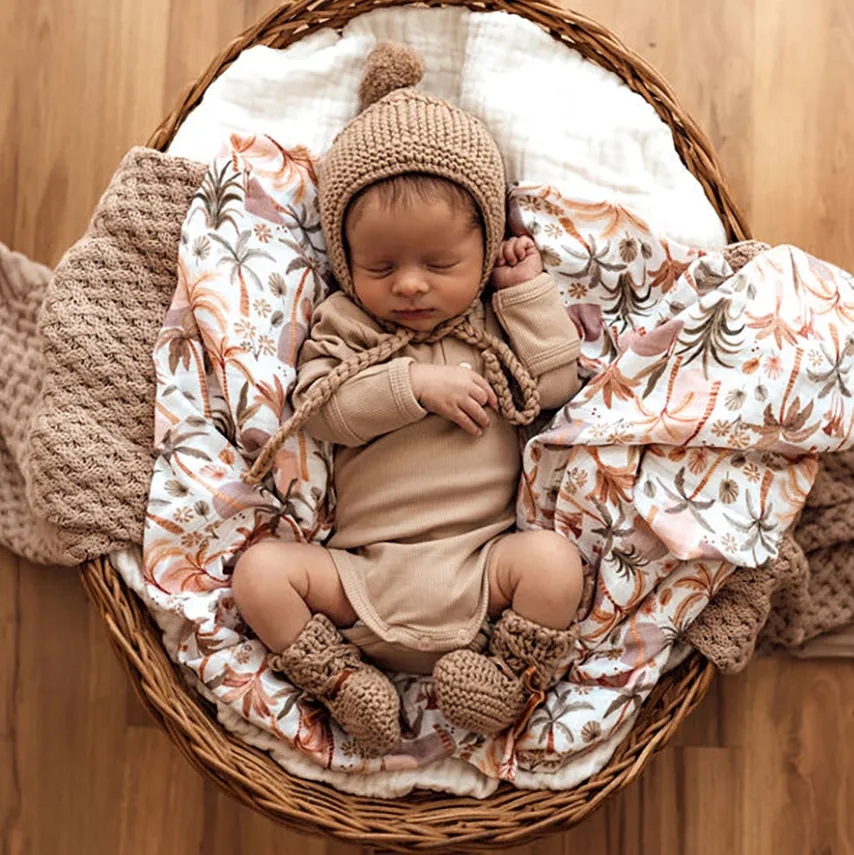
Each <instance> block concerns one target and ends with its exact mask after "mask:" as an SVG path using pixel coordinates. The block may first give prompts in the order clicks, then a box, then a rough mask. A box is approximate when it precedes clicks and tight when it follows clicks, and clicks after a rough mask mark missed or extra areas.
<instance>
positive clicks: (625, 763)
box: [81, 0, 750, 852]
mask: <svg viewBox="0 0 854 855" xmlns="http://www.w3.org/2000/svg"><path fill="white" fill-rule="evenodd" d="M405 3H406V0H298V2H293V3H290V4H286V5H284V6H282V7H281V8H280V9H278V10H277V11H275V12H272V13H270V14H269V15H267V16H266V17H265V18H264V19H263V20H261V21H260V22H259V23H258V24H256V25H255V26H253V27H251V28H250V29H249V30H247V31H246V32H245V33H244V34H243V35H241V36H240V37H239V38H237V39H235V40H234V41H233V42H232V43H231V44H230V45H229V46H228V47H227V48H226V49H225V50H224V51H223V53H222V54H221V55H220V56H218V57H216V59H214V61H213V62H212V63H211V65H210V67H209V68H208V69H207V71H205V72H204V73H203V74H202V75H201V76H200V77H199V79H198V80H197V81H196V82H195V83H193V84H192V85H191V86H190V87H189V88H188V90H187V92H186V94H185V95H184V97H183V98H182V99H181V101H180V103H179V105H178V106H177V107H176V109H175V110H174V111H173V112H172V113H170V114H169V115H168V116H167V117H166V118H165V120H164V121H163V123H162V124H161V125H160V127H159V128H158V129H157V130H156V131H155V133H154V134H153V135H152V137H151V140H150V141H149V145H150V146H152V147H154V148H157V149H160V150H161V151H163V150H165V149H166V148H167V147H168V145H169V143H170V141H171V140H172V138H173V136H174V135H175V132H176V130H177V129H178V127H179V126H180V125H181V123H182V122H183V120H184V118H185V117H186V116H187V114H188V113H189V112H190V111H191V110H192V109H193V108H194V107H195V106H196V105H197V104H198V103H199V101H200V100H201V98H202V96H203V94H204V92H205V90H206V89H207V87H208V86H209V85H210V83H211V82H212V81H213V80H214V79H216V78H217V77H218V76H219V75H220V74H221V73H222V72H223V71H224V70H225V69H226V68H228V66H229V65H230V64H231V63H232V62H233V61H234V60H235V58H236V57H237V56H238V54H240V52H241V51H242V50H244V49H245V48H248V47H251V46H252V45H256V44H263V45H267V46H269V47H274V48H283V47H286V46H287V45H289V44H292V43H293V42H296V41H298V40H299V39H301V38H303V37H304V36H306V35H308V34H309V33H311V32H313V31H315V30H317V29H318V28H320V27H335V28H338V29H340V28H341V27H343V26H344V25H345V24H346V23H347V22H348V21H350V20H351V19H352V18H354V17H355V16H357V15H360V14H362V13H364V12H368V11H370V10H372V9H375V8H377V7H380V6H394V5H404V4H405ZM420 5H430V6H449V5H467V6H470V7H471V8H473V9H475V10H478V11H499V10H500V11H506V12H511V13H513V14H517V15H521V16H523V17H525V18H528V19H529V20H531V21H533V22H535V23H537V24H539V25H540V26H542V27H543V28H544V29H546V30H547V31H548V32H549V33H550V34H551V35H552V36H553V37H554V38H556V39H559V40H560V41H562V42H563V43H564V44H566V45H567V46H570V47H572V48H574V49H575V50H577V51H579V52H580V53H582V54H583V55H584V56H585V57H586V58H588V59H589V60H591V61H592V62H595V63H597V64H598V65H601V66H602V67H603V68H606V69H607V70H609V71H612V72H614V73H616V74H617V75H619V76H620V77H621V78H622V79H623V80H624V81H625V83H626V84H627V85H628V86H629V87H630V88H631V89H632V90H634V91H635V92H637V93H639V94H640V95H642V96H643V97H644V98H645V99H646V100H647V101H648V102H649V103H650V104H651V105H652V106H653V107H654V108H655V110H656V112H657V113H658V115H659V116H660V117H661V118H662V119H663V120H664V121H665V122H666V123H667V125H668V126H669V127H670V129H671V131H672V133H673V140H674V143H675V145H676V149H677V151H678V152H679V154H680V156H681V158H682V160H683V162H684V163H685V165H686V166H687V167H688V169H690V170H691V172H692V173H693V174H694V175H695V176H696V177H697V179H698V180H699V181H700V183H701V184H702V186H703V188H704V189H705V192H706V195H707V196H708V198H709V200H710V201H711V202H712V204H713V205H714V207H715V208H716V210H717V211H718V213H719V214H720V216H721V218H722V220H723V222H724V225H725V226H726V229H727V234H728V236H729V239H730V240H733V241H734V240H744V239H746V238H748V237H750V233H749V229H748V226H747V224H746V222H745V221H744V218H743V216H742V214H741V212H740V211H739V210H738V208H737V207H736V205H735V204H734V202H733V200H732V197H731V195H730V192H729V189H728V188H727V186H726V182H725V181H724V178H723V176H722V173H721V169H720V166H719V164H718V161H717V158H716V156H715V153H714V151H713V150H712V148H711V145H710V143H709V141H708V140H707V139H706V138H705V136H704V135H703V134H702V132H701V131H700V130H699V129H698V128H697V126H696V125H695V124H694V122H693V121H692V120H691V118H690V117H689V116H687V115H686V114H685V113H684V112H682V110H680V109H679V107H678V105H677V103H676V100H675V98H674V96H673V94H672V92H671V91H670V88H669V87H668V85H667V84H666V83H665V82H664V80H662V78H661V77H660V76H659V75H658V73H657V72H656V71H655V70H654V69H652V68H651V67H650V66H649V65H648V64H647V63H646V62H644V60H642V59H641V58H640V57H638V56H636V55H635V54H634V53H632V52H631V51H630V50H628V49H627V48H626V47H625V46H624V45H622V44H621V43H620V41H619V40H618V39H616V38H615V37H614V36H613V35H612V34H611V33H609V32H608V31H607V30H606V29H604V28H603V27H602V26H600V25H599V24H597V23H595V22H594V21H591V20H590V19H588V18H585V17H583V16H581V15H578V14H576V13H573V12H569V11H566V10H562V9H559V8H557V7H554V6H552V5H550V4H548V3H546V2H540V0H513V2H509V0H479V2H475V0H450V1H449V0H445V2H441V0H428V2H427V3H422V4H420ZM81 576H82V580H83V583H84V585H85V587H86V589H87V591H88V593H89V595H90V597H91V598H92V600H93V601H94V602H95V603H96V605H97V606H98V608H99V610H100V611H101V613H102V614H103V616H104V620H105V622H106V625H107V628H108V630H109V634H110V639H111V642H112V644H113V646H114V647H115V649H116V652H117V653H118V655H119V658H120V659H121V660H122V662H123V663H124V665H125V667H126V669H127V671H128V674H129V676H130V679H131V682H132V683H133V685H134V687H135V689H136V691H137V694H138V695H139V697H140V700H141V701H142V703H143V704H144V705H145V706H146V707H147V708H148V709H149V711H150V712H151V713H152V715H154V717H155V718H156V719H157V721H158V722H159V723H160V725H161V726H162V727H163V728H164V730H166V732H167V733H168V734H169V736H170V737H171V739H172V740H173V741H174V742H175V744H176V745H177V746H178V748H179V749H180V750H181V751H182V752H183V754H184V755H185V756H186V757H187V759H188V760H189V761H190V762H191V763H192V764H193V766H195V767H196V768H197V769H198V770H199V771H200V772H201V773H202V774H203V775H205V776H206V777H208V778H210V779H211V780H213V781H214V782H215V783H216V784H218V785H219V786H220V787H221V788H222V789H223V790H224V791H225V792H227V793H229V794H230V795H231V796H233V797H235V798H237V799H238V800H239V801H241V802H243V803H245V804H248V805H250V806H252V807H254V808H255V809H256V810H258V811H260V812H261V813H263V814H265V815H267V816H269V817H270V818H272V819H274V820H277V821H279V822H282V823H284V824H286V825H288V826H290V827H292V828H294V829H295V830H297V831H301V832H305V833H310V834H322V835H329V836H332V837H335V838H338V839H340V840H343V841H347V842H351V843H358V844H361V845H369V846H376V847H379V848H382V849H384V850H394V851H398V852H412V851H433V852H436V851H448V850H450V851H453V852H467V851H484V850H486V849H490V848H493V847H496V846H510V845H519V844H522V843H526V842H530V841H531V840H533V839H536V838H538V837H541V836H542V835H544V834H547V833H549V832H553V831H557V830H560V829H566V828H569V827H571V826H573V825H575V824H577V823H578V822H580V821H581V820H583V819H584V818H585V817H587V816H589V815H590V814H591V813H592V812H593V811H594V810H596V809H597V808H598V807H600V806H601V805H602V804H603V803H604V802H605V800H606V799H607V798H608V797H609V796H611V795H612V794H614V793H615V792H617V791H619V790H621V789H622V788H623V787H625V786H627V785H628V784H630V783H631V782H632V781H633V780H634V779H635V778H637V776H638V775H639V774H640V772H641V770H642V769H643V768H644V767H645V766H646V764H647V763H648V762H649V760H650V759H651V758H652V757H653V756H654V755H655V754H656V753H657V752H658V751H660V750H661V749H662V748H663V747H664V746H665V745H666V744H667V742H668V741H669V740H670V738H671V737H672V736H673V734H674V733H675V732H676V730H677V728H678V727H679V725H680V724H681V723H682V721H683V719H684V718H685V717H686V716H687V715H688V713H690V712H691V710H692V709H693V708H694V707H695V706H696V705H697V704H698V703H699V701H700V700H701V699H702V697H703V695H704V694H705V693H706V691H707V689H708V687H709V684H710V683H711V680H712V677H713V675H714V668H713V666H712V665H711V664H710V663H708V662H707V661H706V660H705V659H703V658H702V657H701V656H700V655H699V654H696V653H695V654H693V655H692V656H691V657H690V658H689V659H688V660H687V661H686V662H685V663H683V665H682V666H680V667H679V668H678V669H676V670H675V671H673V672H671V673H670V674H669V675H668V676H667V677H665V678H664V679H663V680H662V681H661V682H660V683H659V685H658V686H657V688H656V690H655V691H654V692H653V694H652V695H651V696H650V697H649V699H648V700H647V702H646V704H645V705H644V707H643V709H642V710H641V713H640V715H639V717H638V719H637V721H636V723H635V725H634V727H633V729H632V732H631V733H630V734H629V735H628V736H627V737H626V739H625V740H624V742H623V743H622V744H621V745H620V747H619V748H618V749H617V751H616V753H615V754H614V756H613V758H612V759H611V761H610V763H608V765H607V766H606V767H605V768H604V769H603V770H602V771H601V772H599V773H598V774H597V775H594V776H593V777H592V778H590V779H589V780H588V781H586V782H585V783H584V784H582V785H580V786H578V787H576V788H575V789H573V790H565V791H559V792H552V791H534V792H530V791H521V790H516V789H514V788H513V787H511V786H509V785H506V784H502V785H501V786H500V787H499V789H498V790H497V792H496V793H495V794H494V795H492V796H491V797H490V798H488V799H485V800H483V801H479V800H477V799H472V798H459V797H450V796H442V795H436V794H430V793H422V792H419V793H416V794H413V795H411V796H409V797H407V798H405V799H398V800H383V799H373V798H366V797H361V796H351V795H346V794H344V793H341V792H339V791H337V790H335V789H333V788H332V787H330V786H328V785H325V784H319V783H315V782H312V781H306V780H303V779H301V778H295V777H294V776H292V775H290V774H288V773H287V772H285V771H284V770H283V769H282V768H281V767H279V766H278V765H277V764H276V763H275V762H274V761H273V760H272V759H271V758H270V757H269V756H268V755H266V754H264V753H263V752H261V751H258V750H256V749H254V748H251V747H249V746H248V745H246V744H245V743H243V742H241V741H240V740H238V739H236V738H235V737H233V736H231V735H230V734H228V733H226V732H225V731H223V729H222V728H221V727H220V726H219V724H218V723H217V720H216V714H215V712H214V710H213V708H212V707H211V706H210V705H209V704H207V703H206V702H205V701H204V700H202V699H201V698H200V697H199V696H198V695H197V694H196V693H195V692H193V691H191V690H188V689H187V687H186V684H185V682H184V680H183V679H182V677H181V675H180V672H179V671H178V669H177V668H176V666H174V665H173V664H172V662H171V661H170V660H169V659H168V657H167V656H166V653H165V651H164V649H163V646H162V644H161V642H160V631H159V630H158V628H157V627H156V625H155V624H154V623H153V621H152V619H151V617H150V616H149V614H148V612H147V611H146V609H145V608H144V607H143V606H142V605H141V604H140V602H139V600H138V599H137V598H136V596H135V595H134V594H133V593H132V592H131V591H130V590H129V589H128V588H127V586H126V585H125V583H124V582H123V581H122V579H121V578H120V577H119V575H118V574H117V573H116V571H115V570H114V569H113V568H112V566H111V565H110V563H109V562H108V561H107V560H106V559H99V560H97V561H90V562H88V563H87V564H85V565H83V567H82V568H81Z"/></svg>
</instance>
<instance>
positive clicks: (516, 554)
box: [488, 531, 584, 629]
mask: <svg viewBox="0 0 854 855" xmlns="http://www.w3.org/2000/svg"><path fill="white" fill-rule="evenodd" d="M488 573H489V615H490V617H492V618H497V617H499V616H500V615H501V613H502V612H503V611H504V610H505V609H506V608H507V607H508V606H512V608H513V611H515V612H516V613H517V614H520V615H521V616H522V617H524V618H527V619H528V620H530V621H533V622H534V623H538V624H540V625H541V626H546V627H550V628H551V629H566V628H567V627H568V626H569V625H570V624H571V623H573V622H574V620H575V616H576V613H577V612H578V606H579V603H580V602H581V593H582V589H583V586H584V574H583V572H582V569H581V557H580V556H579V554H578V550H577V549H576V548H575V546H574V545H573V544H572V543H570V542H569V541H568V540H567V539H566V538H565V537H563V536H562V535H560V534H558V533H557V532H554V531H521V532H517V533H516V534H511V535H509V536H508V537H505V538H504V539H503V540H501V541H499V542H498V544H497V545H496V546H495V548H494V549H493V551H492V555H491V556H490V560H489V569H488Z"/></svg>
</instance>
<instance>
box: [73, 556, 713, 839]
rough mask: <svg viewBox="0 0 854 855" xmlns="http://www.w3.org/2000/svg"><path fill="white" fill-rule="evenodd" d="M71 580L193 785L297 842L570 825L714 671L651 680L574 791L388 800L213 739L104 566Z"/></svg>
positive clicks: (667, 734)
mask: <svg viewBox="0 0 854 855" xmlns="http://www.w3.org/2000/svg"><path fill="white" fill-rule="evenodd" d="M81 580H82V582H83V586H84V588H85V589H86V591H87V593H88V595H89V597H90V599H91V600H92V601H93V603H95V604H96V605H97V606H98V607H99V610H100V612H101V614H102V617H103V618H104V622H105V626H106V628H107V633H108V637H109V640H110V642H111V644H112V646H113V648H114V649H115V651H116V653H117V655H118V657H119V659H120V661H121V662H122V664H123V666H124V668H125V671H126V673H127V674H128V677H129V678H130V681H131V684H132V686H133V687H134V690H135V692H136V694H137V696H138V697H139V699H140V701H141V702H142V704H143V706H144V707H145V708H146V709H147V710H148V711H149V713H150V714H151V715H152V716H153V717H154V719H155V720H156V721H157V723H158V724H159V725H160V727H162V728H163V730H164V731H166V733H167V734H168V735H169V737H170V739H171V740H172V741H173V742H174V743H175V745H176V746H177V748H178V749H179V750H180V751H181V753H182V754H183V755H184V756H185V757H186V758H187V760H188V761H189V762H190V764H191V765H192V766H193V767H194V768H196V769H197V770H198V771H199V772H200V773H201V774H202V775H203V777H206V778H208V779H209V780H211V781H212V782H213V783H214V784H216V785H217V786H218V787H219V788H220V789H221V790H223V791H224V792H225V793H227V794H228V795H229V796H231V797H232V798H235V799H237V800H238V801H240V802H242V803H244V804H247V805H249V806H250V807H253V808H255V809H256V810H258V811H259V812H261V813H263V814H265V815H266V816H267V817H269V818H271V819H273V820H275V821H277V822H280V823H282V824H284V825H287V826H288V827H290V828H292V829H294V830H295V831H298V832H300V833H303V834H313V835H318V834H322V835H328V836H331V837H335V838H336V839H339V840H341V841H343V842H348V843H358V844H361V845H365V846H378V847H381V848H382V849H383V850H392V851H396V852H413V851H425V852H443V851H452V852H482V851H486V850H487V849H492V848H496V847H506V846H516V845H520V844H522V843H527V842H530V841H531V840H534V839H537V838H539V837H541V836H543V835H544V834H547V833H551V832H554V831H559V830H563V829H567V828H570V827H572V826H574V825H576V824H578V823H579V822H581V821H582V820H583V819H585V818H586V817H587V816H589V815H590V814H591V813H593V812H594V811H595V810H596V809H597V808H599V807H600V806H601V805H602V804H603V803H604V802H605V801H606V800H607V798H609V797H610V796H611V795H613V794H614V793H616V792H618V791H619V790H622V789H623V788H624V787H626V786H628V785H629V784H630V783H632V782H633V781H634V780H635V779H636V778H637V777H638V775H639V774H640V773H641V771H642V770H643V769H644V768H645V767H646V765H647V763H648V762H649V761H650V760H651V759H652V757H653V756H655V755H656V754H657V753H658V752H659V751H661V750H662V748H664V746H665V745H666V744H667V743H668V742H669V741H670V739H671V738H672V736H673V735H674V734H675V733H676V731H677V730H678V728H679V726H680V725H681V723H682V721H684V719H685V718H686V717H687V716H688V715H689V714H690V712H691V711H692V710H693V709H694V708H695V707H696V705H697V704H698V703H699V702H700V700H702V698H703V697H704V695H705V694H706V692H707V691H708V688H709V685H710V684H711V682H712V679H713V677H714V674H715V668H714V666H713V665H712V664H711V663H710V662H709V661H708V660H706V659H705V658H704V657H703V656H701V655H700V654H699V653H697V652H693V653H692V654H691V655H690V656H689V657H688V659H687V660H686V661H685V662H683V663H682V665H680V666H679V667H678V668H676V669H674V670H673V671H672V672H670V673H669V674H667V675H666V676H665V677H664V678H662V680H660V681H659V683H658V685H657V686H656V688H655V689H654V690H653V692H652V694H651V695H650V697H649V698H648V699H647V701H646V703H645V704H644V706H643V708H642V709H641V712H640V714H639V717H638V719H637V720H636V722H635V724H634V726H633V728H632V731H631V732H630V733H629V735H628V736H627V737H626V738H625V739H624V740H623V741H622V743H621V744H620V746H619V747H618V748H617V750H616V752H615V753H614V756H613V757H612V759H611V760H610V762H609V763H608V764H607V766H606V767H605V768H604V769H602V770H601V771H600V772H598V773H597V774H596V775H594V776H592V777H591V778H590V779H589V780H587V781H585V782H584V783H582V784H580V785H579V786H578V787H575V788H574V789H571V790H557V791H552V790H520V789H516V788H515V787H512V786H511V785H509V784H506V783H502V784H501V785H500V786H499V789H498V790H497V791H496V792H495V793H494V794H493V795H491V796H489V797H488V798H486V799H476V798H473V797H469V796H454V795H449V794H442V793H434V792H426V791H415V792H413V793H412V794H410V795H408V796H406V797H403V798H399V799H383V798H374V797H369V796H357V795H352V794H349V793H344V792H342V791H340V790H337V789H335V788H334V787H332V786H331V785H330V784H327V783H324V782H318V781H310V780H307V779H303V778H299V777H296V776H294V775H291V774H290V773H289V772H287V771H286V770H285V769H283V768H282V767H281V766H279V765H278V764H277V763H276V762H275V761H274V760H273V759H272V758H271V757H270V756H269V755H268V754H266V753H265V752H263V751H260V750H259V749H257V748H254V747H252V746H250V745H248V744H247V743H245V742H243V741H242V740H240V739H238V738H237V737H235V736H233V735H232V734H230V733H228V732H227V731H225V730H223V729H222V727H221V726H220V725H219V723H218V721H217V716H216V712H215V710H214V708H213V706H212V705H211V704H210V703H209V702H208V701H206V700H204V699H203V698H202V697H201V696H200V695H198V694H197V693H196V692H195V691H194V690H192V689H189V688H188V687H187V683H186V680H185V678H184V677H183V676H182V674H181V672H180V669H179V667H178V666H177V665H176V664H175V663H173V662H172V661H171V660H170V659H169V658H168V656H167V654H166V651H165V649H164V648H163V645H162V643H161V641H160V638H161V632H160V630H159V629H158V627H157V626H156V624H155V623H154V620H153V618H152V617H151V615H150V614H149V612H148V611H147V609H146V607H145V606H144V604H143V603H142V602H141V600H140V599H139V598H138V597H137V595H136V594H135V593H133V592H132V591H131V590H130V589H129V588H128V587H127V584H126V583H125V582H124V580H123V579H122V578H121V576H120V575H119V574H118V572H117V571H116V570H115V568H113V566H112V565H111V564H110V562H109V560H108V559H107V558H106V557H101V558H98V559H94V560H92V561H88V562H86V563H84V564H83V565H82V566H81ZM463 819H464V823H463V824H462V826H460V822H461V820H463ZM462 829H464V830H462Z"/></svg>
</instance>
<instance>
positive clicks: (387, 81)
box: [359, 42, 424, 112]
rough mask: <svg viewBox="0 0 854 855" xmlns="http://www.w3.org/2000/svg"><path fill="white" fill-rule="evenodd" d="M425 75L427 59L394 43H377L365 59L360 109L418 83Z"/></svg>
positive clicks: (360, 92) (360, 88)
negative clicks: (397, 90)
mask: <svg viewBox="0 0 854 855" xmlns="http://www.w3.org/2000/svg"><path fill="white" fill-rule="evenodd" d="M423 76H424V62H423V61H422V59H421V57H420V56H418V54H416V53H415V51H412V50H410V49H409V48H408V47H406V46H405V45H399V44H393V43H391V42H384V43H381V44H378V45H377V46H376V47H375V48H374V50H373V51H371V53H370V55H369V56H368V58H367V60H366V61H365V70H364V72H363V73H362V81H361V83H360V84H359V112H361V111H362V110H364V109H365V108H366V107H370V105H371V104H375V103H376V102H377V101H379V100H380V98H385V96H386V95H389V94H391V93H392V92H394V90H395V89H404V88H406V87H409V86H417V85H418V84H419V83H420V82H421V78H422V77H423Z"/></svg>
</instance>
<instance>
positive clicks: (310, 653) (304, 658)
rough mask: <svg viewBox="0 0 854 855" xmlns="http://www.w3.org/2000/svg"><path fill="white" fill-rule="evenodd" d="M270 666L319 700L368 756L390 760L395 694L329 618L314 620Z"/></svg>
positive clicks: (396, 722)
mask: <svg viewBox="0 0 854 855" xmlns="http://www.w3.org/2000/svg"><path fill="white" fill-rule="evenodd" d="M268 661H269V663H270V666H271V667H272V668H273V669H274V670H276V671H283V672H284V673H285V674H286V675H287V677H288V679H289V680H290V681H291V682H292V683H293V684H294V685H295V686H297V687H298V688H300V689H302V690H303V691H305V692H308V694H310V695H312V696H313V697H315V698H317V700H319V701H320V702H321V703H322V704H323V705H324V706H325V707H326V708H327V709H328V710H329V712H330V713H331V714H332V717H333V718H334V719H335V721H337V722H338V724H340V725H341V728H342V730H344V731H345V732H346V733H348V734H349V735H350V736H352V737H353V738H354V739H356V740H357V741H358V742H359V743H360V744H361V745H362V747H363V748H364V749H365V750H366V751H368V752H369V753H370V754H373V755H382V754H387V753H388V752H389V751H392V750H393V749H394V748H396V747H397V745H398V743H399V742H400V696H399V695H398V694H397V690H396V689H395V688H394V686H393V685H392V682H391V680H389V679H388V677H386V676H385V674H383V673H382V672H381V671H379V670H378V669H377V668H374V666H373V665H368V663H367V662H365V661H363V659H362V655H361V653H360V651H359V648H358V647H356V646H355V645H353V644H349V643H347V642H346V641H345V640H344V638H343V637H342V636H341V633H340V632H338V630H337V629H336V627H335V625H334V624H333V623H332V621H331V620H329V618H328V617H326V615H322V614H316V615H313V616H312V617H311V619H310V620H309V622H308V623H307V624H306V625H305V626H304V627H303V628H302V630H301V631H300V634H299V635H298V636H297V639H296V641H294V643H293V644H291V645H290V646H289V647H288V648H286V649H285V650H284V651H283V652H282V653H279V654H275V655H274V654H271V655H270V657H269V660H268Z"/></svg>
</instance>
